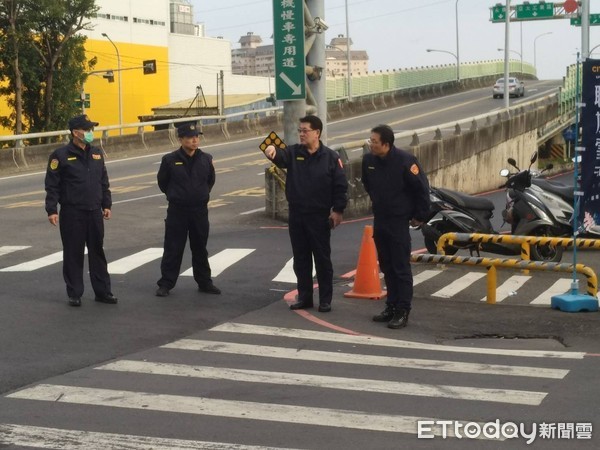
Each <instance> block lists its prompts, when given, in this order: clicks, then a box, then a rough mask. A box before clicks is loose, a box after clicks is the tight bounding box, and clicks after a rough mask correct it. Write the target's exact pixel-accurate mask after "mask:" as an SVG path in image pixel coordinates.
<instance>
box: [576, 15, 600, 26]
mask: <svg viewBox="0 0 600 450" xmlns="http://www.w3.org/2000/svg"><path fill="white" fill-rule="evenodd" d="M571 25H575V26H576V27H580V26H581V17H571ZM590 25H600V14H590Z"/></svg>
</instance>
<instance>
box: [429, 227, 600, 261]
mask: <svg viewBox="0 0 600 450" xmlns="http://www.w3.org/2000/svg"><path fill="white" fill-rule="evenodd" d="M574 241H575V240H574V239H573V238H560V237H546V236H519V235H516V236H513V235H512V234H480V233H445V234H442V235H441V236H440V238H439V239H438V243H437V249H438V252H439V253H440V254H441V255H444V254H445V248H446V245H452V244H453V243H454V242H465V243H469V242H472V243H476V244H485V243H493V244H520V245H521V259H523V260H526V261H529V260H530V259H531V258H530V254H531V253H530V250H531V246H532V245H553V246H559V247H565V248H566V247H572V246H573V242H574ZM576 241H577V242H576V246H577V248H588V249H598V250H600V239H579V238H578V239H576Z"/></svg>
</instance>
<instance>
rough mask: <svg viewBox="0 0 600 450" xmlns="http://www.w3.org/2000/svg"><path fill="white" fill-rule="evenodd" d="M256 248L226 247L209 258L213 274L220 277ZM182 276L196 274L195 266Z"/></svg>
mask: <svg viewBox="0 0 600 450" xmlns="http://www.w3.org/2000/svg"><path fill="white" fill-rule="evenodd" d="M254 250H255V249H254V248H226V249H225V250H222V251H220V252H219V253H217V254H216V255H213V256H211V257H210V258H208V263H209V264H210V272H211V276H213V277H218V276H219V275H220V274H221V273H222V272H223V271H224V270H225V269H227V268H228V267H231V266H233V265H234V264H235V263H237V262H238V261H240V260H241V259H243V258H245V257H246V256H248V255H249V254H250V253H252V252H253V251H254ZM181 276H182V277H192V276H194V271H193V268H192V267H190V268H189V269H188V270H186V271H185V272H183V273H182V274H181Z"/></svg>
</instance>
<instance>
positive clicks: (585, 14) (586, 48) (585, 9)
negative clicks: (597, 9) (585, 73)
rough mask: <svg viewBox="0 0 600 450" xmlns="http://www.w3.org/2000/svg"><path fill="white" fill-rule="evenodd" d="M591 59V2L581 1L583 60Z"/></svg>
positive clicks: (588, 0) (587, 0)
mask: <svg viewBox="0 0 600 450" xmlns="http://www.w3.org/2000/svg"><path fill="white" fill-rule="evenodd" d="M589 57H590V0H582V1H581V59H582V60H585V59H587V58H589Z"/></svg>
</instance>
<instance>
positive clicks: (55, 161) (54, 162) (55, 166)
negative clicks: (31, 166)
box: [50, 158, 58, 170]
mask: <svg viewBox="0 0 600 450" xmlns="http://www.w3.org/2000/svg"><path fill="white" fill-rule="evenodd" d="M50 169H52V170H56V169H58V159H56V158H54V159H53V160H52V161H50Z"/></svg>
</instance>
